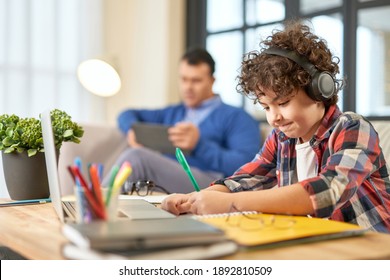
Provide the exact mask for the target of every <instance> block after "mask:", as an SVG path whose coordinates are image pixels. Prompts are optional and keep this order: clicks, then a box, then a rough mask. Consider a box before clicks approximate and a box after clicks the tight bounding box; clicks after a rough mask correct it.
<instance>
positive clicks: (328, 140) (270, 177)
mask: <svg viewBox="0 0 390 280" xmlns="http://www.w3.org/2000/svg"><path fill="white" fill-rule="evenodd" d="M295 145H296V139H294V138H288V137H287V136H286V135H285V134H284V133H282V132H281V131H279V130H277V129H274V130H273V131H272V133H271V134H270V135H269V136H268V138H267V140H266V142H265V143H264V146H263V148H262V149H261V151H260V152H259V153H258V154H257V155H256V157H255V158H254V160H253V161H252V162H250V163H247V164H245V165H243V166H242V167H241V168H240V169H238V170H237V171H236V172H235V173H234V174H233V176H231V177H228V178H225V179H222V180H218V181H216V182H214V183H213V184H224V185H225V186H227V187H228V188H229V189H230V190H231V191H232V192H238V191H247V190H262V189H269V188H272V187H274V186H275V185H277V186H278V187H284V186H289V185H291V184H294V183H297V182H298V178H297V168H296V151H295ZM310 145H311V147H312V148H313V150H314V152H315V154H316V156H317V161H316V168H317V174H318V175H317V176H316V177H313V178H309V179H306V180H303V181H300V182H299V183H300V184H301V185H302V187H303V188H305V190H306V191H307V192H308V193H309V195H310V199H311V201H312V204H313V207H314V209H315V216H316V217H322V218H330V219H332V220H338V221H345V222H349V223H354V224H358V225H360V226H362V227H364V228H368V229H371V230H374V231H381V232H390V180H389V172H388V167H387V166H386V161H385V158H384V156H383V153H382V150H381V148H380V146H379V138H378V134H377V133H376V131H375V129H374V128H373V126H372V125H371V124H370V123H369V122H368V121H367V120H366V119H364V118H363V117H362V116H360V115H358V114H355V113H351V112H347V113H342V112H341V111H340V110H339V109H338V107H337V106H331V107H330V108H329V109H328V111H327V112H326V115H325V116H324V118H323V120H322V122H321V125H320V127H319V128H318V130H317V132H316V133H315V135H314V136H313V137H312V139H311V140H310Z"/></svg>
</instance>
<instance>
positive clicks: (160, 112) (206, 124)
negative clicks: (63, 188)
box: [105, 49, 260, 193]
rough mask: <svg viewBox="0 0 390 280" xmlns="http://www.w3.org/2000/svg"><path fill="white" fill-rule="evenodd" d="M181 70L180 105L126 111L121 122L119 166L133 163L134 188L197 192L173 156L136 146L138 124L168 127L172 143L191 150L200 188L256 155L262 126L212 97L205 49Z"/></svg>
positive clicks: (196, 51)
mask: <svg viewBox="0 0 390 280" xmlns="http://www.w3.org/2000/svg"><path fill="white" fill-rule="evenodd" d="M179 66H180V67H179V86H180V95H181V100H182V101H181V103H179V104H177V105H171V106H168V107H166V108H162V109H157V110H146V109H128V110H125V111H123V112H122V113H121V114H120V115H119V117H118V125H119V128H120V129H121V131H122V132H123V133H125V134H126V135H127V141H128V144H129V148H128V149H126V150H125V151H124V152H123V153H122V154H121V155H120V156H119V158H118V160H117V162H116V164H117V165H121V164H122V163H123V162H124V161H129V162H130V163H131V165H132V170H133V172H132V174H131V176H130V177H129V179H128V181H129V182H132V183H131V184H130V185H131V186H132V185H133V183H135V182H137V181H145V180H150V181H153V182H154V183H155V184H156V185H159V186H162V187H164V188H165V189H166V190H167V191H168V192H170V193H174V192H179V193H187V192H190V191H193V190H194V187H193V186H192V184H191V182H190V180H189V178H188V177H187V174H186V173H185V172H184V170H183V168H182V167H181V165H180V164H179V163H178V161H177V160H176V158H175V155H168V154H161V153H159V152H157V151H153V150H151V149H148V148H146V147H143V146H142V145H141V144H140V143H138V142H137V139H136V137H135V134H134V131H133V130H132V125H133V123H135V122H144V123H153V124H163V125H168V126H170V128H169V129H168V134H169V140H170V141H171V142H172V144H173V145H174V146H175V147H178V148H180V149H182V150H185V151H188V154H187V155H186V159H187V161H188V164H189V165H190V167H191V171H192V173H193V175H194V177H195V179H196V181H197V182H198V184H199V186H200V188H205V187H207V186H208V185H209V184H210V182H212V181H214V180H216V179H219V178H222V177H224V176H227V175H229V174H232V173H234V171H235V170H236V169H237V168H239V167H240V166H241V165H242V164H244V163H245V162H247V161H250V160H251V159H252V158H253V156H254V155H255V154H256V153H257V152H258V149H259V147H260V132H259V124H258V123H257V122H256V121H255V120H254V119H253V118H252V117H251V116H250V115H249V114H248V113H246V112H245V111H244V110H243V109H241V108H236V107H233V106H230V105H227V104H225V103H223V102H222V100H221V98H220V96H219V95H218V94H215V93H214V92H213V89H212V87H213V84H214V81H215V78H214V76H213V74H214V70H215V62H214V60H213V58H212V57H211V55H210V54H209V53H208V52H207V51H206V50H203V49H193V50H190V51H188V52H187V53H185V54H184V55H183V57H182V58H181V60H180V65H179ZM105 181H106V180H105ZM134 185H135V184H134Z"/></svg>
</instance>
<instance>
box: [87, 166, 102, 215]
mask: <svg viewBox="0 0 390 280" xmlns="http://www.w3.org/2000/svg"><path fill="white" fill-rule="evenodd" d="M89 175H90V176H91V181H92V189H93V192H94V194H95V198H96V200H97V202H98V203H99V205H100V208H101V209H102V211H103V212H106V209H105V207H104V202H103V195H102V190H101V186H100V181H99V172H98V169H97V167H96V164H92V165H91V167H90V168H89Z"/></svg>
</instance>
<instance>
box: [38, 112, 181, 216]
mask: <svg viewBox="0 0 390 280" xmlns="http://www.w3.org/2000/svg"><path fill="white" fill-rule="evenodd" d="M41 125H42V136H43V143H44V147H45V159H46V169H47V177H48V182H49V190H50V198H51V201H52V204H53V206H54V208H55V211H56V212H57V215H58V217H59V219H60V220H61V222H68V221H69V222H75V221H76V216H75V209H74V204H75V203H73V202H70V201H62V199H61V187H60V181H59V176H58V166H57V157H56V149H55V143H54V135H53V127H52V124H51V117H50V110H47V111H44V112H43V113H41ZM75 145H77V144H75ZM69 176H70V175H69ZM118 205H119V206H118V217H119V218H123V219H133V220H139V219H160V218H175V217H176V216H175V215H173V214H171V213H169V212H167V211H164V210H162V209H160V208H158V207H156V206H154V205H152V204H151V203H149V202H147V201H145V200H143V199H134V200H133V199H131V200H129V199H125V200H120V201H119V202H118Z"/></svg>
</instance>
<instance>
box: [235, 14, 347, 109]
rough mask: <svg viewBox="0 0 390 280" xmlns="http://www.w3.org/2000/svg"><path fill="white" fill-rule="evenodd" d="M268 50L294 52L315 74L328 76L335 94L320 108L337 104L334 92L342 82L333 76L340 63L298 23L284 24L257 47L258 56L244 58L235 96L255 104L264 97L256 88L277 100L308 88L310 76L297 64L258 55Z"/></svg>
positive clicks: (341, 85) (323, 44)
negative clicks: (276, 49)
mask: <svg viewBox="0 0 390 280" xmlns="http://www.w3.org/2000/svg"><path fill="white" fill-rule="evenodd" d="M270 47H277V48H280V49H285V50H290V51H294V52H296V53H297V54H298V55H300V56H303V57H306V58H307V59H308V61H309V62H310V63H312V64H313V65H314V66H315V67H316V68H317V69H318V70H319V71H327V72H328V73H330V75H331V76H332V77H333V78H334V80H335V90H336V93H335V94H334V95H333V97H332V98H330V99H328V100H326V101H324V104H325V106H326V107H328V106H330V105H333V104H336V103H337V101H338V96H337V92H338V91H339V90H340V89H341V88H342V87H343V85H344V81H343V80H336V74H338V73H339V72H340V71H339V66H338V63H339V61H340V59H339V58H338V57H336V56H333V55H332V53H331V52H330V50H329V49H328V47H327V43H326V41H325V40H323V39H321V38H319V37H318V36H316V35H315V34H313V33H312V32H311V31H310V28H309V27H308V26H307V25H304V24H302V23H300V22H299V21H289V22H286V23H285V29H284V30H283V31H280V30H274V31H273V33H272V35H271V36H269V37H267V39H266V40H264V41H262V42H261V43H260V52H258V51H252V52H249V53H248V54H246V55H245V56H244V59H243V62H242V64H241V73H240V75H239V76H238V77H237V78H238V85H237V90H238V92H240V93H242V94H244V95H246V96H247V97H249V98H250V99H253V100H254V101H255V102H256V101H257V100H258V99H259V97H261V96H263V95H264V92H262V91H261V90H260V86H261V87H262V88H264V89H268V90H272V91H274V92H275V94H276V95H277V96H278V97H284V96H288V95H290V94H293V93H294V92H295V91H294V89H297V88H304V89H306V88H307V86H309V84H310V83H311V79H312V78H311V76H310V74H309V73H308V72H307V71H305V70H304V69H303V68H302V67H301V66H299V65H298V64H297V63H295V62H294V61H292V60H290V59H288V58H286V57H282V56H275V55H270V54H266V53H262V52H263V51H264V50H266V49H268V48H270ZM306 92H307V90H306ZM309 96H310V95H309Z"/></svg>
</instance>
